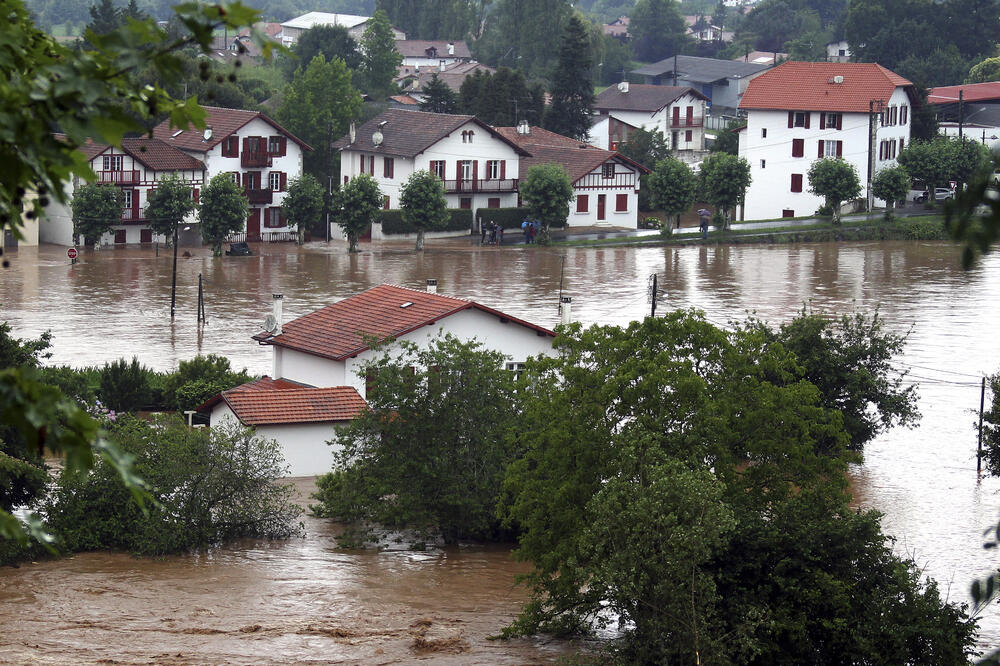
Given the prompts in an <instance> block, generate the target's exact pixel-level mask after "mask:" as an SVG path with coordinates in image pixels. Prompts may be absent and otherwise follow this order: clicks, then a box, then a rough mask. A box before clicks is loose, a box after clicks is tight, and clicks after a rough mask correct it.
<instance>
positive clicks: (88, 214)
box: [70, 184, 125, 245]
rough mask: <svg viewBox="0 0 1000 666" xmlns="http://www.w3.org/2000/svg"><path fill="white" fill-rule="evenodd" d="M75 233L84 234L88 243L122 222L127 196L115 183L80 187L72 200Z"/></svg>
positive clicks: (90, 243)
mask: <svg viewBox="0 0 1000 666" xmlns="http://www.w3.org/2000/svg"><path fill="white" fill-rule="evenodd" d="M70 206H71V208H72V210H73V235H74V236H83V239H84V242H85V243H86V244H87V245H93V244H94V243H97V242H98V241H100V240H101V236H103V235H104V234H106V233H107V232H109V231H111V227H112V226H113V225H115V224H121V221H122V210H124V206H125V198H124V195H123V194H122V191H121V189H120V188H117V187H115V186H114V185H97V184H88V185H82V186H81V187H78V188H77V189H76V191H75V192H74V193H73V200H72V202H70Z"/></svg>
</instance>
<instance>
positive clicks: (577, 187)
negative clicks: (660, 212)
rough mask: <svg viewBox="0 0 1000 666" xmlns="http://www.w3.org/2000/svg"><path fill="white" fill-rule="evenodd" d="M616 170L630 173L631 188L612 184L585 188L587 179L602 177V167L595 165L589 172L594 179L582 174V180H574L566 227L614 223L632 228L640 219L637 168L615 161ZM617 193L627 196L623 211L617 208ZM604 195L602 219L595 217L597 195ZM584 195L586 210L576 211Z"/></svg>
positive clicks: (615, 225)
mask: <svg viewBox="0 0 1000 666" xmlns="http://www.w3.org/2000/svg"><path fill="white" fill-rule="evenodd" d="M615 171H616V173H628V174H631V176H632V178H633V179H634V183H635V185H634V187H628V188H620V187H619V188H615V187H585V186H584V185H583V184H584V183H588V182H593V180H595V179H599V178H600V176H601V168H600V167H599V168H597V169H595V170H594V171H592V172H591V174H590V175H591V176H594V178H591V179H588V178H587V177H584V178H583V179H581V180H579V181H577V182H576V183H574V188H573V195H574V198H573V200H572V201H570V203H569V218H568V219H567V221H566V224H567V226H570V227H588V226H613V227H629V228H635V227H636V225H637V223H638V220H639V173H638V170H636V169H634V168H633V167H630V166H627V165H625V164H623V163H621V162H615ZM619 194H624V195H625V196H626V201H627V203H626V209H625V210H624V211H618V210H616V209H617V197H618V195H619ZM602 195H603V196H604V197H605V206H604V219H603V220H602V219H598V198H599V197H600V196H602ZM581 196H585V197H587V202H586V203H587V210H585V211H577V208H578V207H579V204H580V202H581V199H580V197H581Z"/></svg>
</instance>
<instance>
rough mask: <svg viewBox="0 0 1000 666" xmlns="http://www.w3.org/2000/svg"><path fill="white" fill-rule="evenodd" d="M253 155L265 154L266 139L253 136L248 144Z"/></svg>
mask: <svg viewBox="0 0 1000 666" xmlns="http://www.w3.org/2000/svg"><path fill="white" fill-rule="evenodd" d="M247 146H248V147H249V150H250V152H251V153H262V152H264V137H262V136H252V137H250V139H249V143H248V144H247Z"/></svg>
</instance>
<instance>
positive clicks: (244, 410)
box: [202, 377, 368, 426]
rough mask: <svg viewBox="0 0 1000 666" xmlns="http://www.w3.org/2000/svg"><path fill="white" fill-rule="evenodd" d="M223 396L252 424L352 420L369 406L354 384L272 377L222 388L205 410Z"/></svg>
mask: <svg viewBox="0 0 1000 666" xmlns="http://www.w3.org/2000/svg"><path fill="white" fill-rule="evenodd" d="M220 399H221V400H224V401H225V402H226V405H228V406H229V408H230V409H231V410H233V413H234V414H235V415H236V417H237V418H239V420H240V421H241V422H243V423H244V424H245V425H251V426H258V425H272V424H279V423H280V424H292V423H324V422H331V421H350V420H351V419H353V418H354V417H356V416H357V415H358V414H359V413H361V411H362V410H364V409H366V408H367V406H368V405H367V403H366V402H365V400H364V398H362V397H361V395H360V394H359V393H358V392H357V390H356V389H355V388H354V387H353V386H332V387H327V388H316V387H312V386H303V385H301V384H297V383H295V382H289V381H286V380H283V379H276V380H272V379H270V378H269V377H263V378H261V379H258V380H256V381H253V382H249V383H247V384H243V385H242V386H237V387H236V388H233V389H230V390H228V391H223V392H222V393H221V394H220V395H219V396H216V398H213V399H212V400H210V401H209V402H208V403H206V404H205V405H203V406H202V409H204V408H206V407H209V406H211V405H214V404H217V403H218V402H219V401H220Z"/></svg>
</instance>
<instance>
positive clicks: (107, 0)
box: [86, 0, 122, 35]
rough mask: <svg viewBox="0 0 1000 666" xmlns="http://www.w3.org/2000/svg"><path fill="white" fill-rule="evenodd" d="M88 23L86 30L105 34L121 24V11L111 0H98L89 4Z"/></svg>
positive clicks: (96, 33)
mask: <svg viewBox="0 0 1000 666" xmlns="http://www.w3.org/2000/svg"><path fill="white" fill-rule="evenodd" d="M89 11H90V23H88V24H87V27H86V30H89V31H91V32H92V33H94V34H95V35H106V34H108V33H110V32H114V31H115V30H117V29H118V28H119V27H120V26H121V22H122V21H121V13H120V12H119V10H118V9H117V8H116V7H115V5H114V3H113V2H111V0H100V2H97V3H96V4H93V5H91V6H90V10H89Z"/></svg>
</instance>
